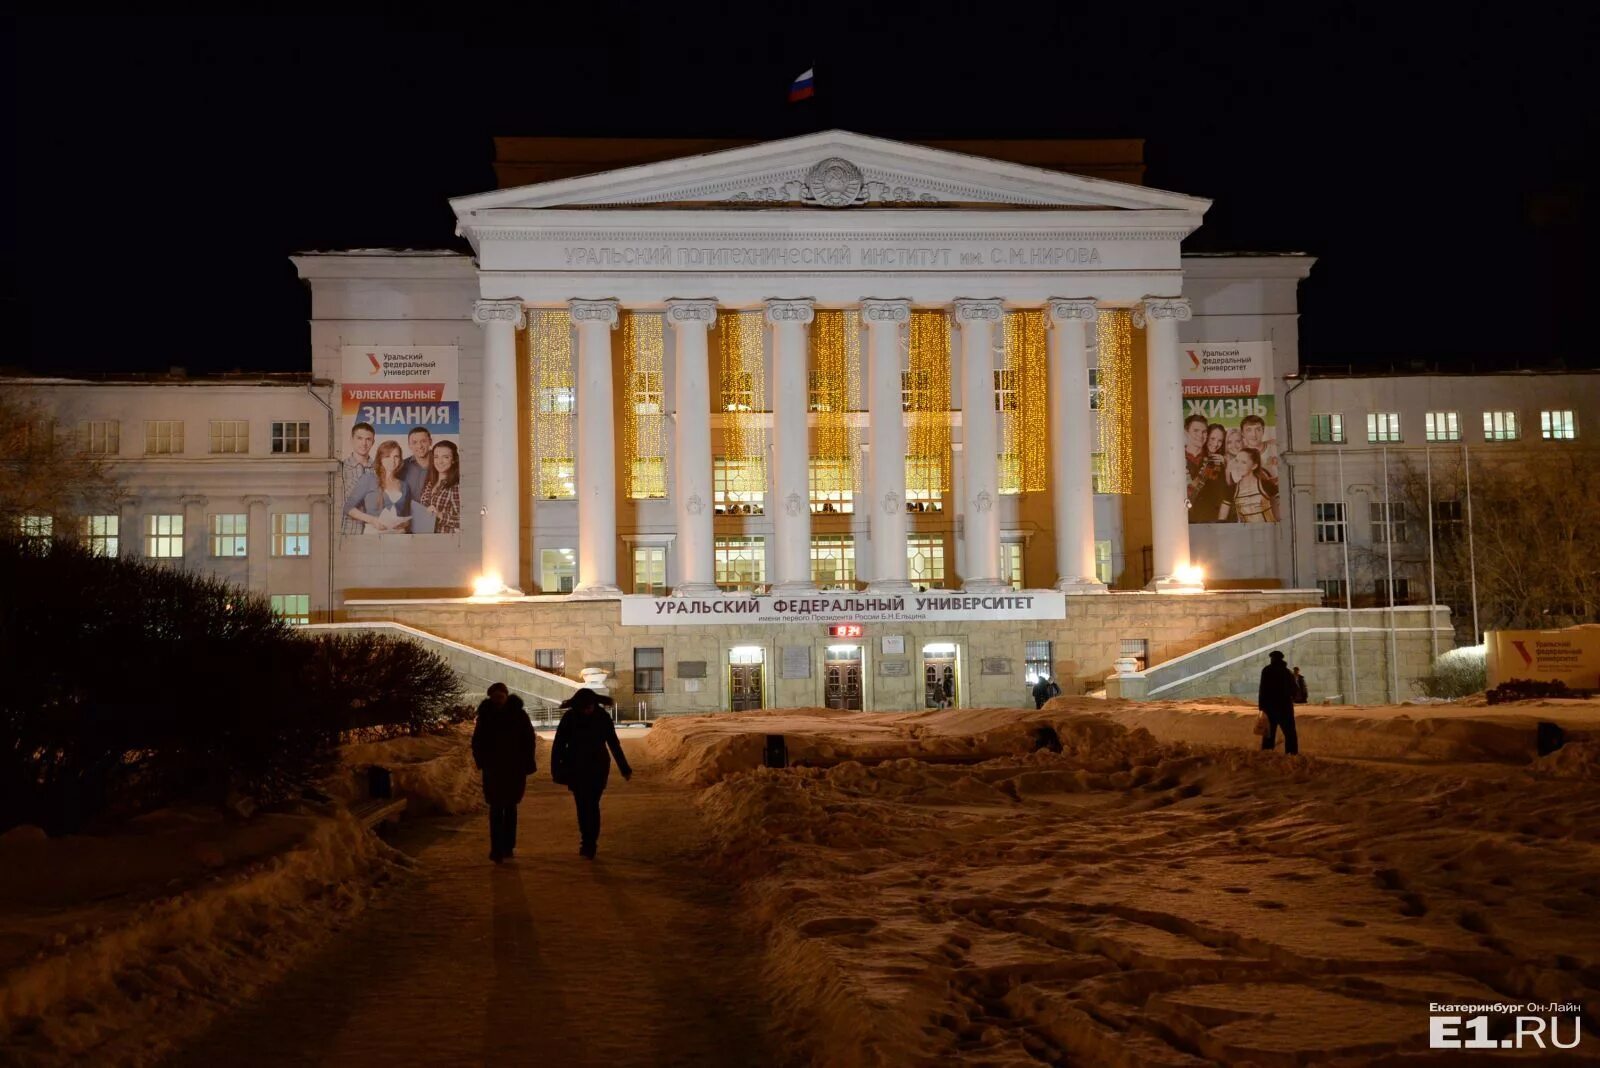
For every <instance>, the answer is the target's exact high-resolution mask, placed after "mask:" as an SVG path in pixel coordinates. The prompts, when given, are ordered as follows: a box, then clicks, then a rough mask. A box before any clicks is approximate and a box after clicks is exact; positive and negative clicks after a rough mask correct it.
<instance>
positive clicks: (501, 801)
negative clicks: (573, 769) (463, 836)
mask: <svg viewBox="0 0 1600 1068" xmlns="http://www.w3.org/2000/svg"><path fill="white" fill-rule="evenodd" d="M538 748H539V739H538V736H537V735H536V734H534V733H533V724H532V723H531V722H530V721H529V720H528V714H527V712H525V711H523V708H522V698H520V697H517V696H515V695H514V694H512V693H511V692H510V691H509V690H507V689H506V686H505V683H503V682H497V683H495V684H494V685H493V686H490V687H489V696H488V698H487V699H485V700H484V701H483V702H482V703H480V704H479V705H478V722H477V723H476V725H474V726H473V728H472V762H473V763H474V764H476V765H477V766H478V770H479V771H481V772H483V799H484V800H485V801H487V802H489V859H490V860H492V861H494V862H495V863H496V864H498V863H500V862H501V861H502V860H505V859H506V858H508V857H510V856H511V854H512V853H513V852H515V850H516V848H517V805H519V804H521V802H522V795H523V793H524V792H525V791H526V790H527V788H528V776H529V775H532V774H533V773H534V770H535V769H536V768H537V767H538V766H539V759H538Z"/></svg>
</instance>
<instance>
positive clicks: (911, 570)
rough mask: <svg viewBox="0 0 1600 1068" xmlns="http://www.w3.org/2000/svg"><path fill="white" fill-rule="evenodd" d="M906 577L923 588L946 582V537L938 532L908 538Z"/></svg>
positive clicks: (934, 587)
mask: <svg viewBox="0 0 1600 1068" xmlns="http://www.w3.org/2000/svg"><path fill="white" fill-rule="evenodd" d="M906 577H907V578H909V579H910V580H911V582H912V584H913V585H915V586H920V587H922V588H923V589H936V588H937V587H939V586H940V585H941V584H942V583H943V582H944V538H943V537H941V536H940V535H938V534H934V535H926V536H925V535H917V536H914V537H910V538H907V539H906Z"/></svg>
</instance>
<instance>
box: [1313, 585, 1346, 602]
mask: <svg viewBox="0 0 1600 1068" xmlns="http://www.w3.org/2000/svg"><path fill="white" fill-rule="evenodd" d="M1317 589H1319V590H1321V591H1322V606H1323V607H1324V608H1343V607H1344V579H1318V580H1317Z"/></svg>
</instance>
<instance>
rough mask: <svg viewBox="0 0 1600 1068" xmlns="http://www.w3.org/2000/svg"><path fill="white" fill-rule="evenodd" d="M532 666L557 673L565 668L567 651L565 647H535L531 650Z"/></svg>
mask: <svg viewBox="0 0 1600 1068" xmlns="http://www.w3.org/2000/svg"><path fill="white" fill-rule="evenodd" d="M533 666H534V667H536V668H538V669H539V670H540V671H553V672H555V673H556V674H558V675H559V674H560V673H561V672H563V671H565V670H566V669H567V651H566V650H565V649H535V650H534V651H533Z"/></svg>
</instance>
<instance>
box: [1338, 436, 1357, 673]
mask: <svg viewBox="0 0 1600 1068" xmlns="http://www.w3.org/2000/svg"><path fill="white" fill-rule="evenodd" d="M1339 509H1340V511H1341V512H1342V513H1343V517H1344V529H1343V530H1342V531H1340V534H1341V537H1340V538H1339V545H1340V548H1342V549H1343V550H1344V634H1345V638H1346V639H1347V640H1348V642H1349V644H1350V657H1349V659H1350V695H1349V696H1348V697H1347V698H1346V699H1345V702H1344V703H1345V704H1347V705H1353V704H1355V703H1356V610H1355V602H1354V600H1353V599H1352V597H1351V588H1350V499H1349V493H1348V491H1347V489H1346V487H1345V482H1344V446H1343V445H1341V446H1339Z"/></svg>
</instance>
